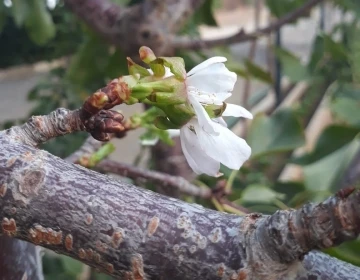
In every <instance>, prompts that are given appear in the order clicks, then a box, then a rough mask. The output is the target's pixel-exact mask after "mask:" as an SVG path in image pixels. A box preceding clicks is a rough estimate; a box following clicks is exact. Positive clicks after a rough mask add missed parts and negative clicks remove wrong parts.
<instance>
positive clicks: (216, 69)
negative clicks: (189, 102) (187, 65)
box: [186, 63, 237, 101]
mask: <svg viewBox="0 0 360 280" xmlns="http://www.w3.org/2000/svg"><path fill="white" fill-rule="evenodd" d="M236 79H237V75H236V74H235V73H234V72H230V71H229V70H228V69H227V68H226V66H225V65H224V64H223V63H216V64H212V65H210V66H208V67H207V68H205V69H202V70H201V71H198V72H196V73H195V74H194V75H192V76H190V77H187V78H186V85H187V86H189V87H194V88H196V89H197V90H198V91H200V92H205V93H215V94H216V95H217V97H218V98H222V99H223V100H225V99H224V93H228V92H231V91H232V90H233V89H234V86H235V83H236ZM225 95H226V94H225ZM223 100H222V101H223Z"/></svg>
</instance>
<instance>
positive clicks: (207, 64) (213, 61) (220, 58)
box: [187, 56, 227, 77]
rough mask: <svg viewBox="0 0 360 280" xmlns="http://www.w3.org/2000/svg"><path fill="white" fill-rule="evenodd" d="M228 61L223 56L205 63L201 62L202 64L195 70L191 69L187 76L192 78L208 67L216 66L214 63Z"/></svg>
mask: <svg viewBox="0 0 360 280" xmlns="http://www.w3.org/2000/svg"><path fill="white" fill-rule="evenodd" d="M225 61H227V59H226V57H223V56H214V57H211V58H209V59H207V60H205V61H203V62H201V63H200V64H198V65H196V66H195V67H194V68H193V69H191V70H190V71H189V72H188V73H187V76H188V77H189V76H191V75H193V74H195V73H196V72H198V71H200V70H202V69H204V68H206V67H208V66H209V65H211V64H214V63H220V62H225Z"/></svg>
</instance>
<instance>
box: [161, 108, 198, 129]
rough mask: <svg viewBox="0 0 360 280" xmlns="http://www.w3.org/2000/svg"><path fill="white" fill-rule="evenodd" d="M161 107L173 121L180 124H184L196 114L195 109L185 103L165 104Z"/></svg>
mask: <svg viewBox="0 0 360 280" xmlns="http://www.w3.org/2000/svg"><path fill="white" fill-rule="evenodd" d="M161 109H162V110H163V111H164V112H165V114H166V116H167V117H168V118H169V120H170V121H171V122H172V123H174V124H176V125H179V126H183V125H184V124H186V123H187V122H189V121H190V120H191V118H192V117H193V116H195V113H194V112H193V110H192V109H191V108H190V107H189V106H187V105H185V104H180V105H170V106H165V107H162V108H161Z"/></svg>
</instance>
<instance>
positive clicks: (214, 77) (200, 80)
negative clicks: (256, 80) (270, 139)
mask: <svg viewBox="0 0 360 280" xmlns="http://www.w3.org/2000/svg"><path fill="white" fill-rule="evenodd" d="M226 60H227V59H226V58H225V57H221V56H215V57H212V58H209V59H207V60H205V61H204V62H202V63H200V64H199V65H197V66H195V67H194V68H193V69H191V70H190V71H189V72H188V73H187V78H186V81H185V83H186V89H187V97H188V100H189V102H190V104H191V105H192V107H193V108H194V111H195V113H196V116H197V118H198V120H199V124H200V127H202V128H203V129H204V131H206V132H208V133H212V134H218V133H219V131H217V130H216V129H217V127H214V126H213V125H212V123H211V120H210V117H209V115H208V114H207V112H206V111H205V109H204V107H203V105H205V106H206V105H210V104H215V105H222V104H223V102H224V101H225V100H226V99H227V98H228V97H230V96H231V92H232V90H233V89H234V86H235V83H236V79H237V75H236V74H235V73H234V72H230V71H229V70H228V69H227V68H226V66H225V64H224V62H225V61H226ZM223 116H235V117H245V118H252V114H251V113H250V112H249V111H247V110H246V109H245V108H243V107H241V106H238V105H235V104H229V103H227V107H226V111H225V112H224V114H223Z"/></svg>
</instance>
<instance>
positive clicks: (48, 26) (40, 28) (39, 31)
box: [25, 0, 56, 45]
mask: <svg viewBox="0 0 360 280" xmlns="http://www.w3.org/2000/svg"><path fill="white" fill-rule="evenodd" d="M28 1H29V5H30V10H29V13H30V14H29V16H27V17H26V19H25V26H26V29H27V30H28V34H29V36H30V38H31V40H33V41H34V42H35V43H36V44H38V45H44V44H45V43H47V42H48V41H49V40H50V39H52V38H53V37H54V36H55V32H56V31H55V25H54V22H53V20H52V17H51V15H50V13H49V11H48V10H47V9H46V3H45V2H44V1H43V0H28Z"/></svg>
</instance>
